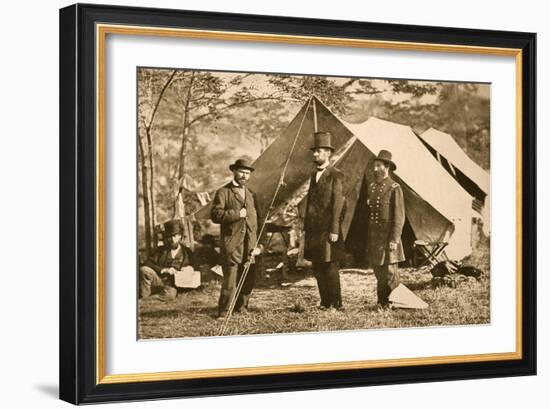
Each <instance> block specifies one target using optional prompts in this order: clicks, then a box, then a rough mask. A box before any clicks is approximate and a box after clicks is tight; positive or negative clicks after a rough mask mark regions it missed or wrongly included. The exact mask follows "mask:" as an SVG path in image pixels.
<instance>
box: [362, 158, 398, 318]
mask: <svg viewBox="0 0 550 409" xmlns="http://www.w3.org/2000/svg"><path fill="white" fill-rule="evenodd" d="M396 168H397V166H396V165H395V163H394V162H393V161H392V155H391V152H389V151H387V150H381V151H380V153H379V154H378V156H377V157H376V158H375V159H374V179H375V180H374V182H371V183H370V184H369V186H368V194H367V208H368V229H367V258H368V260H369V264H370V265H371V267H372V268H373V269H374V274H375V276H376V280H377V296H378V304H379V306H380V307H382V308H387V307H389V306H390V304H389V299H388V297H389V295H390V293H391V292H392V291H393V290H394V289H395V288H396V287H397V286H398V285H399V281H400V279H399V269H398V263H399V262H401V261H405V254H404V252H403V244H402V242H401V233H402V231H403V225H404V224H405V202H404V200H403V191H402V189H401V186H400V185H399V183H397V182H395V181H394V180H393V179H392V178H391V176H390V171H391V172H393V171H394V170H395V169H396Z"/></svg>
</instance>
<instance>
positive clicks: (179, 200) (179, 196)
mask: <svg viewBox="0 0 550 409" xmlns="http://www.w3.org/2000/svg"><path fill="white" fill-rule="evenodd" d="M194 82H195V72H194V71H193V72H191V78H190V79H189V85H188V87H187V95H186V97H185V107H184V110H183V129H182V132H181V147H180V155H179V164H178V189H177V193H176V197H175V200H174V218H175V217H178V216H179V218H180V219H181V222H182V225H183V230H184V233H185V237H184V243H185V244H186V245H187V247H189V248H191V250H192V249H193V247H194V240H193V230H192V228H189V223H186V220H185V201H184V197H183V194H184V191H183V185H184V183H185V154H186V148H187V137H188V132H189V126H190V125H189V106H190V103H191V96H192V94H193V84H194ZM178 213H179V214H178Z"/></svg>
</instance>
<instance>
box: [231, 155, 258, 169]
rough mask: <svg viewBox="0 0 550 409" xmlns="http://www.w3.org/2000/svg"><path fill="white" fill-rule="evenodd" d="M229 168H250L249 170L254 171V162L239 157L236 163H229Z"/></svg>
mask: <svg viewBox="0 0 550 409" xmlns="http://www.w3.org/2000/svg"><path fill="white" fill-rule="evenodd" d="M229 169H230V170H235V169H248V170H249V171H251V172H254V168H253V167H252V163H250V161H249V160H248V159H244V158H241V159H237V160H236V161H235V163H232V164H231V165H229Z"/></svg>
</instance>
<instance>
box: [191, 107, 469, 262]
mask: <svg viewBox="0 0 550 409" xmlns="http://www.w3.org/2000/svg"><path fill="white" fill-rule="evenodd" d="M315 129H318V130H324V131H329V132H331V134H332V136H333V138H332V144H333V146H334V147H335V148H336V154H335V157H334V161H335V164H336V166H337V167H338V168H339V169H340V170H342V171H343V172H344V174H345V176H346V177H345V180H344V193H345V197H346V206H347V210H346V213H345V218H344V222H343V231H344V235H345V236H346V242H347V243H350V244H352V245H353V246H355V247H356V249H357V247H358V248H359V250H362V251H364V249H365V248H366V246H365V245H364V244H365V243H364V240H365V238H366V228H367V227H368V226H367V224H366V223H365V222H366V213H365V208H364V206H365V203H364V202H365V200H364V192H365V188H366V186H368V183H369V182H370V181H371V180H372V171H371V169H372V160H373V158H374V157H375V156H376V155H377V154H378V152H379V151H380V150H381V149H387V150H389V151H391V152H392V154H393V157H394V160H395V162H396V164H397V170H396V172H395V174H394V176H395V179H396V180H397V181H398V182H399V183H400V184H401V185H402V187H403V191H404V197H405V207H406V226H405V229H404V233H403V243H404V247H405V254H406V255H407V254H411V253H412V244H413V242H414V240H424V241H428V242H432V241H447V242H448V243H449V245H448V246H447V248H446V251H445V253H446V255H447V256H448V257H449V258H451V259H456V260H459V259H462V258H463V257H465V256H467V255H469V254H471V251H472V249H471V221H472V197H471V196H470V195H469V194H468V193H467V192H466V191H464V189H462V188H461V186H460V185H459V184H458V183H457V182H456V181H455V180H454V179H453V178H452V177H451V176H450V175H449V174H448V173H447V172H445V170H444V169H443V168H442V167H441V166H440V165H439V163H438V162H437V161H436V159H435V158H434V157H433V156H432V155H431V154H430V152H429V151H428V150H427V149H426V147H425V146H424V145H423V144H422V143H421V141H420V140H419V139H418V137H417V136H416V135H415V134H414V132H413V131H412V129H411V128H410V127H408V126H404V125H399V124H395V123H392V122H388V121H383V120H380V119H377V118H370V119H369V120H367V121H365V122H364V123H361V124H350V123H345V122H343V121H341V120H339V119H338V118H337V117H336V115H334V114H333V113H332V112H331V111H330V110H329V109H328V108H327V107H326V106H325V105H324V104H323V103H322V102H321V101H319V100H318V99H317V98H315V97H314V98H312V100H311V101H310V102H308V103H306V104H305V105H304V106H303V107H302V109H300V111H299V112H298V113H297V115H296V117H295V118H294V119H293V120H292V121H291V122H290V124H289V126H288V127H287V128H286V129H285V131H284V132H283V133H282V134H281V135H280V136H279V137H278V138H276V139H275V140H274V141H273V142H272V144H271V145H270V146H269V147H268V149H266V151H265V152H264V153H263V154H261V155H260V156H259V157H258V158H257V159H256V161H255V162H254V167H255V169H256V170H255V171H254V172H253V173H252V176H251V178H250V182H249V186H250V188H251V189H252V190H253V191H254V192H255V193H256V194H257V197H258V201H259V206H260V208H261V210H262V212H263V213H264V214H265V211H267V210H268V209H267V208H268V207H269V204H270V202H271V199H272V198H273V194H274V192H275V190H276V187H277V184H278V182H279V179H280V175H281V172H282V169H283V164H284V163H285V161H286V160H287V158H288V157H290V160H289V163H288V168H287V172H286V174H285V177H284V181H283V182H284V183H283V185H282V187H281V189H280V190H279V192H278V194H277V197H276V198H275V201H274V210H272V211H271V212H270V214H272V213H274V211H278V210H280V209H281V208H282V207H284V206H286V205H288V204H289V203H291V202H294V203H296V202H298V201H299V200H301V198H303V196H304V194H305V192H307V184H308V183H309V176H310V174H311V172H312V170H313V164H312V161H311V152H310V147H311V146H312V144H313V131H314V130H315ZM297 196H299V197H297ZM195 215H196V217H197V218H209V217H210V216H209V215H210V207H209V206H208V205H207V206H205V207H204V208H202V209H201V210H199V211H198V212H197V213H196V214H195Z"/></svg>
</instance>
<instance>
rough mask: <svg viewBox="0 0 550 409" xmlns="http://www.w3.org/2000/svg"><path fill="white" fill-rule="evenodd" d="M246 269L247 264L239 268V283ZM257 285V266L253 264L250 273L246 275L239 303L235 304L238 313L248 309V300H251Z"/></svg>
mask: <svg viewBox="0 0 550 409" xmlns="http://www.w3.org/2000/svg"><path fill="white" fill-rule="evenodd" d="M244 267H245V264H241V265H240V266H239V270H238V274H237V283H238V282H239V281H240V280H241V277H242V275H243V274H244ZM255 283H256V266H255V265H254V264H251V265H250V268H249V269H248V272H247V273H246V277H245V279H244V283H243V286H242V288H241V291H240V293H239V296H238V297H237V302H236V303H235V310H236V311H240V310H242V309H243V308H248V300H249V299H250V294H251V293H252V289H253V288H254V284H255Z"/></svg>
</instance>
